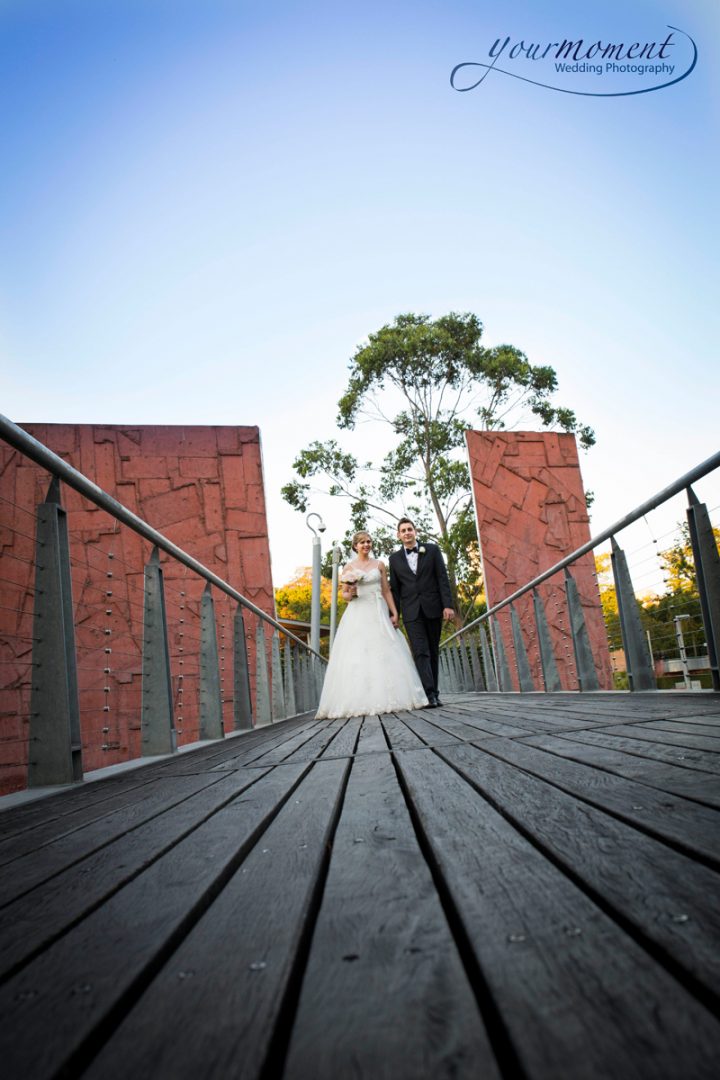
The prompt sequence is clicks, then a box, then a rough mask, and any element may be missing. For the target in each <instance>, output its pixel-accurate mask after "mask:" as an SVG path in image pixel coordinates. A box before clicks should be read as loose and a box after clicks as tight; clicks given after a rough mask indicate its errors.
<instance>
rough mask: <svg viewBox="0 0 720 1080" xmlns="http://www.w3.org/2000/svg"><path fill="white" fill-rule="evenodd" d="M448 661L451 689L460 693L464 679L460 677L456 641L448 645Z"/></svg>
mask: <svg viewBox="0 0 720 1080" xmlns="http://www.w3.org/2000/svg"><path fill="white" fill-rule="evenodd" d="M448 662H449V665H450V691H451V693H453V694H458V693H460V691H461V690H462V681H461V679H460V661H459V657H458V651H457V645H456V643H455V642H453V644H452V645H449V646H448Z"/></svg>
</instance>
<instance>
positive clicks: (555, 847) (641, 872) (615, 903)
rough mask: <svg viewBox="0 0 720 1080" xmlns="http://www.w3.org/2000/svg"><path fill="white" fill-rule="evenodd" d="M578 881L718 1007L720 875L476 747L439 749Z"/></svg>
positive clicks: (719, 995) (518, 826)
mask: <svg viewBox="0 0 720 1080" xmlns="http://www.w3.org/2000/svg"><path fill="white" fill-rule="evenodd" d="M438 754H439V755H440V756H441V757H442V758H444V759H445V760H446V761H447V762H448V763H449V764H451V765H453V766H454V768H456V769H457V770H459V771H460V772H461V774H462V775H463V776H465V777H467V779H468V780H470V781H471V782H472V783H473V785H474V786H475V787H477V789H478V790H479V791H481V792H482V793H483V795H484V796H485V797H486V798H488V799H489V800H490V801H491V803H492V805H493V806H495V807H496V808H498V809H499V810H500V811H501V813H502V814H503V815H504V816H505V817H506V818H507V819H508V820H509V821H511V822H512V823H513V825H514V826H515V827H516V828H518V829H519V830H521V831H522V832H523V833H524V834H525V835H526V836H528V837H529V838H530V839H531V841H532V842H533V843H534V844H535V846H536V847H538V848H540V849H541V850H542V851H543V852H544V853H545V854H546V855H547V856H548V857H550V858H552V859H553V860H555V861H556V862H558V863H560V864H561V865H562V866H563V867H564V869H565V870H566V871H567V872H568V874H569V875H571V876H572V878H573V879H574V880H575V881H578V882H581V883H582V884H583V885H584V886H585V888H586V890H587V891H588V892H590V893H592V894H593V895H594V896H596V897H597V898H598V899H599V901H600V902H601V903H603V904H604V906H605V908H606V910H610V911H611V912H614V913H615V915H616V917H619V918H620V919H622V920H623V921H624V922H625V923H627V924H631V926H632V928H633V930H632V932H634V934H635V936H636V937H637V938H638V939H644V940H646V941H648V942H651V943H652V944H654V945H655V946H656V947H657V949H658V952H659V953H661V954H663V955H664V956H665V957H666V958H668V959H669V960H670V961H671V962H672V964H673V965H674V966H675V968H676V969H680V970H683V971H685V972H686V973H687V975H688V976H689V979H688V981H693V982H696V983H698V984H700V985H701V986H702V988H704V990H705V991H707V993H708V996H709V997H710V996H711V997H712V999H713V1005H714V1007H715V1008H717V1007H718V1005H720V951H719V950H718V947H717V946H718V942H720V890H719V889H718V885H720V877H719V876H718V874H717V873H714V872H713V871H712V870H709V869H708V868H707V867H705V866H702V865H699V864H698V863H696V862H694V861H693V860H692V859H690V858H689V857H688V856H687V855H682V854H680V853H678V852H676V851H674V850H673V849H672V848H670V847H668V846H667V845H665V844H662V843H660V842H659V841H658V840H654V839H652V838H651V837H649V836H647V835H646V834H645V833H644V832H641V831H639V830H638V829H635V828H633V827H632V826H630V825H628V824H626V823H624V822H621V821H618V820H617V818H615V817H612V816H611V815H609V814H606V813H603V812H602V811H600V810H597V809H596V808H595V807H592V806H589V805H588V804H587V803H585V802H583V801H582V800H580V799H578V798H576V797H574V796H572V795H568V794H566V793H565V792H562V791H558V790H557V788H555V787H553V786H552V785H550V784H549V783H547V782H545V781H542V780H539V779H537V778H536V777H533V776H530V775H528V774H527V773H526V772H524V771H523V770H522V769H519V768H517V767H514V766H512V765H508V764H507V763H505V762H502V761H498V760H497V759H496V758H492V757H490V755H488V754H486V753H483V752H482V751H481V750H478V749H477V748H475V747H473V746H461V747H452V748H444V749H440V750H438Z"/></svg>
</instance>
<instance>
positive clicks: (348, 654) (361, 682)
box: [316, 567, 428, 720]
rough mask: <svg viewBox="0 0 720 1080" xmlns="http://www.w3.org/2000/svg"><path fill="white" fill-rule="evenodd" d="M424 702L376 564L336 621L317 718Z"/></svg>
mask: <svg viewBox="0 0 720 1080" xmlns="http://www.w3.org/2000/svg"><path fill="white" fill-rule="evenodd" d="M427 703H428V700H427V697H426V696H425V691H424V690H423V687H422V683H421V682H420V677H419V675H418V673H417V670H416V668H415V664H414V663H413V659H412V655H411V653H410V649H409V647H408V644H407V642H406V640H405V638H404V636H403V635H402V634H401V632H400V631H399V630H395V629H394V627H393V625H392V623H391V622H390V617H389V615H388V609H387V604H386V603H385V600H384V598H383V595H382V589H381V578H380V571H379V570H378V569H377V567H375V568H373V569H372V570H368V571H367V572H366V574H365V575H364V577H363V578H362V580H361V581H360V582H359V583H358V586H357V596H356V597H355V598H354V599H353V600H351V601H350V603H349V604H348V606H347V608H346V609H345V612H344V614H343V617H342V619H341V620H340V625H339V627H338V630H337V633H336V635H335V642H334V644H333V648H332V652H331V654H330V661H329V663H328V666H327V669H326V672H325V682H324V685H323V691H322V695H321V697H320V704H319V705H318V710H317V713H316V717H317V719H319V720H334V719H338V718H341V717H346V716H365V715H367V714H373V713H386V712H395V711H397V710H399V709H421V708H423V706H425V705H427Z"/></svg>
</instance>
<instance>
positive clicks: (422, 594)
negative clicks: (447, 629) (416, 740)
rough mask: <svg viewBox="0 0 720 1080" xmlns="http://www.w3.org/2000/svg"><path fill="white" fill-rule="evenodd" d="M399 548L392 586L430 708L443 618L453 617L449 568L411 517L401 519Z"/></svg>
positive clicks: (435, 692)
mask: <svg viewBox="0 0 720 1080" xmlns="http://www.w3.org/2000/svg"><path fill="white" fill-rule="evenodd" d="M397 534H398V539H399V541H400V543H401V544H402V547H401V548H400V550H399V551H394V552H393V553H392V555H391V556H390V589H391V590H392V594H393V598H394V600H395V605H396V607H397V609H398V611H399V612H400V613H401V615H402V617H403V623H404V624H405V629H406V630H407V635H408V637H409V638H410V645H411V648H412V653H413V658H414V660H415V667H416V668H417V670H418V675H419V676H420V679H421V681H422V684H423V688H424V690H425V693H426V694H427V698H428V701H429V702H430V707H431V708H437V706H438V705H440V704H441V701H440V699H439V697H438V688H437V687H438V659H439V654H440V631H441V629H442V621H443V619H452V617H453V615H454V614H455V612H454V611H453V607H452V595H451V593H450V582H449V580H448V575H447V570H446V569H445V563H444V562H443V558H442V555H441V554H440V548H439V547H438V546H437V544H419V545H418V541H417V533H416V532H415V526H414V525H413V523H412V521H411V520H410V518H400V521H399V522H398V530H397Z"/></svg>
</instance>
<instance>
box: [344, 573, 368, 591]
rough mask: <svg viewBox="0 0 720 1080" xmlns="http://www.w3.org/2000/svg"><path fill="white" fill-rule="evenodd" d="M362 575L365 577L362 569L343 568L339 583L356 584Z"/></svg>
mask: <svg viewBox="0 0 720 1080" xmlns="http://www.w3.org/2000/svg"><path fill="white" fill-rule="evenodd" d="M364 577H365V574H364V573H363V571H362V570H352V569H348V570H343V572H342V575H341V577H340V581H341V583H342V584H343V585H354V586H357V585H358V583H359V582H361V581H362V579H363V578H364ZM355 595H357V591H356V593H355Z"/></svg>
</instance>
